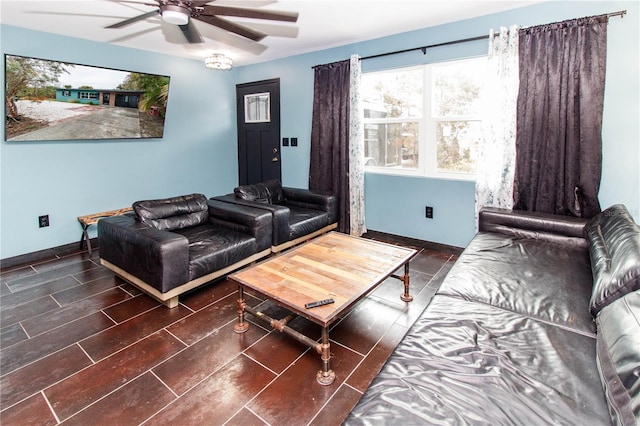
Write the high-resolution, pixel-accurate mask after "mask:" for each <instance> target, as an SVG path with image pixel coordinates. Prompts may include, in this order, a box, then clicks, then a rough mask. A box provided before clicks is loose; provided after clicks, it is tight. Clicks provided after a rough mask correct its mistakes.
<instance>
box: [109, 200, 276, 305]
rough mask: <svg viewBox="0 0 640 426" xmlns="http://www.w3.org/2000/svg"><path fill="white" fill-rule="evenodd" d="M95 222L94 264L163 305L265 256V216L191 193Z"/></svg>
mask: <svg viewBox="0 0 640 426" xmlns="http://www.w3.org/2000/svg"><path fill="white" fill-rule="evenodd" d="M132 207H133V212H132V213H129V214H126V215H122V216H114V217H109V218H104V219H101V220H100V221H99V222H98V242H99V245H100V262H101V263H102V264H103V265H105V266H106V267H107V268H109V269H111V270H112V271H114V272H115V273H116V274H117V275H119V276H120V277H122V278H123V279H124V280H126V281H128V282H130V283H131V284H133V285H135V286H137V287H138V288H140V289H141V290H143V291H144V292H146V293H147V294H149V295H150V296H152V297H154V298H156V299H157V300H159V301H161V302H162V303H164V304H165V305H167V306H168V307H171V308H173V307H175V306H177V305H178V296H179V295H180V294H182V293H184V292H185V291H188V290H191V289H193V288H195V287H197V286H200V285H202V284H205V283H207V282H209V281H212V280H214V279H216V278H219V277H221V276H223V275H226V274H228V273H229V272H231V271H233V270H235V269H238V268H240V267H242V266H244V265H247V264H249V263H251V262H254V261H256V260H258V259H260V258H262V257H264V256H267V255H268V254H270V253H271V250H270V247H271V241H272V235H271V228H272V223H271V222H272V218H271V214H270V213H268V212H265V211H264V210H260V209H255V208H251V207H248V206H241V205H234V204H229V203H223V202H220V201H214V200H207V198H206V197H205V196H204V195H202V194H191V195H185V196H179V197H172V198H167V199H162V200H146V201H137V202H135V203H133V206H132Z"/></svg>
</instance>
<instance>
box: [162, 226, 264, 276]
mask: <svg viewBox="0 0 640 426" xmlns="http://www.w3.org/2000/svg"><path fill="white" fill-rule="evenodd" d="M174 232H175V233H176V234H180V235H182V236H184V237H186V238H187V240H189V280H190V281H191V280H194V279H196V278H199V277H201V276H203V275H207V274H208V273H210V272H211V271H217V270H219V269H222V268H225V267H227V266H229V265H232V264H234V263H236V262H239V261H240V260H242V259H245V258H247V257H249V256H252V255H254V254H255V253H256V252H257V251H258V250H257V242H256V239H255V238H254V237H252V236H251V235H247V234H243V233H241V232H236V231H231V230H228V229H225V228H219V227H212V226H209V225H201V226H192V227H189V228H183V229H180V230H176V231H174Z"/></svg>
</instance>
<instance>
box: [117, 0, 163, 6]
mask: <svg viewBox="0 0 640 426" xmlns="http://www.w3.org/2000/svg"><path fill="white" fill-rule="evenodd" d="M108 1H110V2H112V3H122V4H137V5H138V6H152V7H158V6H159V5H160V4H159V3H158V2H156V3H149V2H142V1H132V0H108Z"/></svg>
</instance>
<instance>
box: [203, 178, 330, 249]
mask: <svg viewBox="0 0 640 426" xmlns="http://www.w3.org/2000/svg"><path fill="white" fill-rule="evenodd" d="M212 200H218V201H223V202H227V203H234V204H239V205H245V206H250V207H256V208H260V209H264V210H267V211H269V212H270V213H271V214H272V215H273V216H272V218H273V228H272V231H273V234H272V235H273V242H272V246H271V251H272V252H274V253H277V252H279V251H282V250H284V249H287V248H289V247H292V246H294V245H296V244H299V243H301V242H303V241H305V240H308V239H310V238H313V237H315V236H318V235H320V234H323V233H325V232H328V231H330V230H332V229H335V228H337V226H338V197H337V196H336V195H331V194H327V193H322V192H316V191H310V190H308V189H300V188H288V187H283V186H282V184H281V183H280V181H279V180H277V179H272V180H268V181H264V182H260V183H257V184H253V185H243V186H238V187H236V188H235V189H234V190H233V194H227V195H222V196H218V197H213V198H212Z"/></svg>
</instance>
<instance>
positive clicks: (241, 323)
mask: <svg viewBox="0 0 640 426" xmlns="http://www.w3.org/2000/svg"><path fill="white" fill-rule="evenodd" d="M244 307H245V301H244V289H243V288H242V286H241V285H238V323H237V324H236V325H234V326H233V331H235V332H236V333H244V332H245V331H247V330H248V329H249V323H248V322H246V321H245V320H244Z"/></svg>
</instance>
